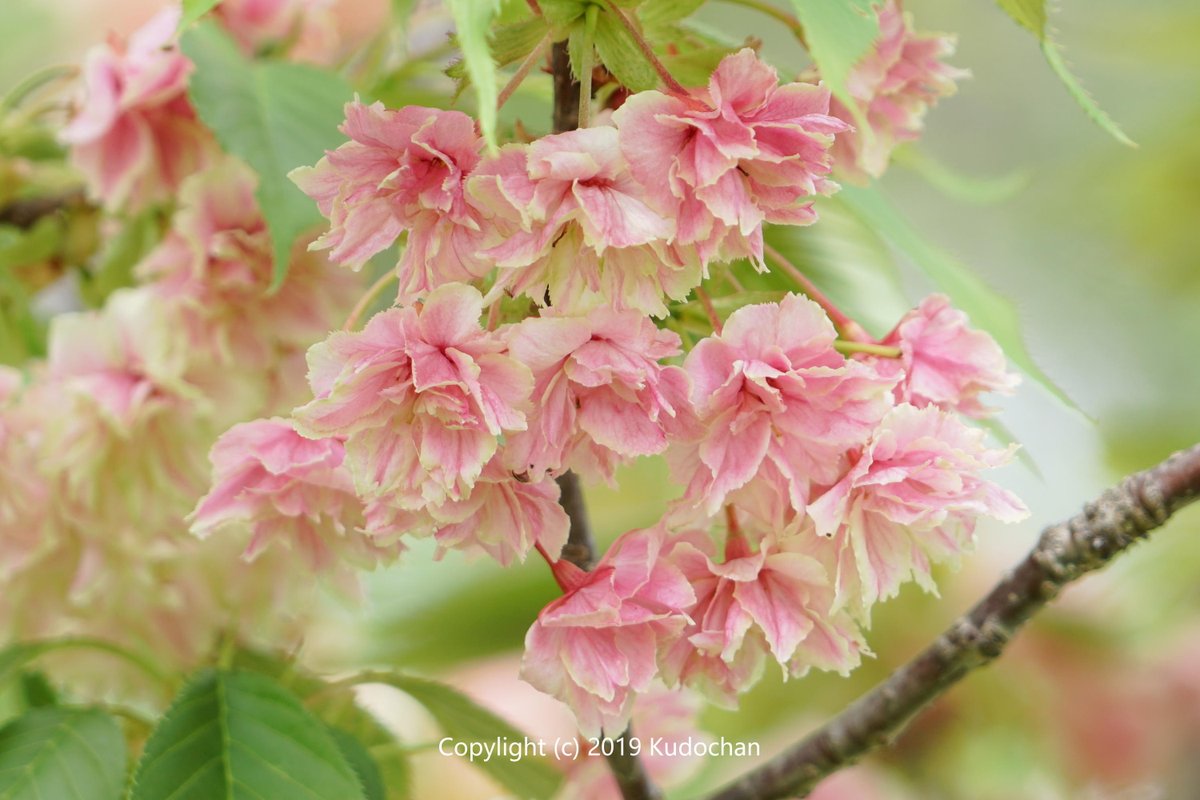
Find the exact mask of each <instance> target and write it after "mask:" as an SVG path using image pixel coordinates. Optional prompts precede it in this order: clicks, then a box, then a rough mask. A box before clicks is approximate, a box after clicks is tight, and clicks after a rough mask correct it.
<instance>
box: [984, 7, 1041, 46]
mask: <svg viewBox="0 0 1200 800" xmlns="http://www.w3.org/2000/svg"><path fill="white" fill-rule="evenodd" d="M996 4H997V5H999V6H1000V7H1001V8H1002V9H1004V11H1005V13H1007V14H1008V15H1009V16H1010V17H1012V18H1013V20H1015V21H1016V23H1017V24H1018V25H1020V26H1021V27H1022V28H1025V29H1026V30H1028V31H1030V32H1031V33H1032V34H1033V35H1034V36H1036V37H1037V38H1038V39H1044V38H1045V36H1046V0H996Z"/></svg>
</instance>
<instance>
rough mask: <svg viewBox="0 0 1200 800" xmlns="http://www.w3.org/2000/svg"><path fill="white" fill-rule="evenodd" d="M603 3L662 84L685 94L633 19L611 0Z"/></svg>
mask: <svg viewBox="0 0 1200 800" xmlns="http://www.w3.org/2000/svg"><path fill="white" fill-rule="evenodd" d="M604 4H605V6H607V7H608V13H610V14H612V15H613V16H614V17H615V18H616V20H617V21H618V22H620V23H621V27H623V28H624V29H625V30H626V31H627V32H628V33H629V37H630V38H631V39H633V41H634V43H636V44H637V46H638V49H639V50H641V51H642V56H643V57H644V58H645V59H646V60H647V61H649V62H650V66H652V67H654V71H655V72H657V73H658V77H659V78H660V79H661V80H662V82H663V85H664V86H666V87H667V89H669V90H670V91H671V93H672V94H677V95H687V94H688V90H687V87H685V86H684V85H683V84H682V83H680V82H679V81H677V80H675V76H674V75H672V74H671V71H670V70H668V69H667V66H666V65H665V64H663V63H662V62H661V61H659V59H658V56H657V55H656V54H655V53H654V48H653V47H651V46H650V43H649V42H647V41H646V37H644V36H642V32H641V31H639V30H638V29H637V26H636V25H634V24H633V20H631V19H629V17H627V16H625V12H623V11H622V10H621V9H620V8H618V7H617V5H616V3H614V2H613V1H612V0H604Z"/></svg>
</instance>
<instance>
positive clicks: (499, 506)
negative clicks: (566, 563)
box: [429, 455, 571, 567]
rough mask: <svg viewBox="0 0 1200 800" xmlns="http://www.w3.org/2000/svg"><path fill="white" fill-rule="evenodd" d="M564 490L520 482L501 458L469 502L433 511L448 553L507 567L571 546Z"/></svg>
mask: <svg viewBox="0 0 1200 800" xmlns="http://www.w3.org/2000/svg"><path fill="white" fill-rule="evenodd" d="M558 495H559V490H558V484H557V483H555V482H554V481H553V480H551V479H549V478H546V479H544V480H540V481H536V482H531V481H529V480H527V479H522V478H516V477H514V476H513V474H512V473H511V472H508V471H507V470H505V469H504V468H503V467H502V466H501V465H500V456H499V455H497V456H496V457H495V458H494V459H493V460H492V461H491V462H490V463H489V464H488V465H487V466H486V467H484V469H483V473H482V474H481V475H480V477H479V480H477V481H476V482H475V485H474V486H473V487H472V488H471V493H470V494H469V495H468V496H467V497H466V498H465V499H463V500H448V501H447V502H445V503H442V504H441V505H439V506H437V507H436V508H433V509H430V511H429V514H430V516H431V517H432V518H433V519H434V520H435V521H436V525H437V531H436V533H435V534H434V536H435V538H436V539H437V542H438V544H439V545H441V547H442V549H447V548H454V549H468V550H471V549H478V550H482V551H483V552H485V553H487V554H488V555H490V556H492V558H494V559H496V560H497V561H499V562H500V564H501V565H503V566H506V567H507V566H508V565H510V564H511V563H513V561H517V560H521V561H524V560H525V556H526V554H527V553H528V552H529V551H530V549H532V548H533V546H534V545H535V544H536V545H540V546H541V547H542V548H543V549H544V550H545V551H546V552H548V553H558V552H560V551H561V550H562V549H563V545H565V544H566V543H567V533H568V531H569V529H570V527H571V521H570V520H569V519H568V518H567V512H565V511H563V508H562V506H561V505H559V504H558Z"/></svg>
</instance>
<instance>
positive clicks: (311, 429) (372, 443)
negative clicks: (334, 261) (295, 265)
mask: <svg viewBox="0 0 1200 800" xmlns="http://www.w3.org/2000/svg"><path fill="white" fill-rule="evenodd" d="M482 306H483V298H482V296H481V295H480V294H479V292H478V291H477V290H476V289H474V288H472V287H470V286H465V285H462V284H447V285H445V286H442V287H440V288H438V289H436V290H434V291H433V292H432V293H430V295H429V297H428V298H427V300H426V301H425V303H424V305H423V306H422V307H421V308H420V309H419V310H418V309H417V308H414V307H406V308H393V309H389V310H388V311H384V312H382V313H380V314H377V315H375V316H374V317H372V318H371V320H370V321H369V322H368V323H367V325H366V327H365V328H364V329H363V330H362V331H361V332H358V333H345V332H339V333H335V334H333V335H332V336H330V337H329V338H328V339H326V340H325V341H324V342H321V343H320V344H317V345H314V346H313V348H312V349H311V350H310V351H309V354H308V363H309V383H310V385H311V386H312V390H313V394H314V399H313V401H312V402H310V403H308V404H307V405H305V406H303V407H301V408H298V409H296V411H295V416H296V419H297V423H298V429H299V430H300V431H301V432H302V433H304V434H305V435H306V436H314V437H328V436H343V437H346V439H347V441H346V457H347V462H348V464H349V466H350V470H351V473H352V474H353V475H354V479H355V484H356V486H357V488H358V491H359V492H360V494H362V495H363V496H364V497H365V498H367V499H381V498H384V497H391V498H392V499H393V500H394V501H395V502H397V503H398V504H399V505H400V506H401V507H402V508H412V509H415V508H419V507H421V506H423V505H425V504H426V503H439V502H441V501H442V500H444V499H447V498H449V499H452V500H458V499H463V498H465V497H466V496H467V492H468V490H469V489H470V488H471V486H473V485H474V483H475V481H476V480H477V479H478V478H479V476H480V473H481V472H482V470H483V466H484V464H486V463H487V462H488V460H489V459H491V457H492V456H493V455H494V454H495V452H496V449H497V445H498V440H497V437H499V436H500V435H501V433H503V432H512V431H518V430H523V429H524V428H525V413H524V410H523V409H524V407H525V406H526V405H527V403H528V399H529V392H530V389H531V386H532V382H533V379H532V376H531V374H530V372H529V369H528V368H527V367H526V366H524V365H523V364H521V363H519V362H518V361H516V360H515V359H513V358H512V357H511V356H509V355H507V354H506V352H505V351H506V346H505V343H504V341H503V340H502V339H501V337H500V336H498V335H497V334H495V333H493V332H491V331H485V330H483V329H482V328H480V325H479V315H480V312H481V310H482Z"/></svg>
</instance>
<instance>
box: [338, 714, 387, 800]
mask: <svg viewBox="0 0 1200 800" xmlns="http://www.w3.org/2000/svg"><path fill="white" fill-rule="evenodd" d="M328 730H329V735H330V736H332V737H333V743H334V744H336V745H337V748H338V750H339V751H341V754H342V758H344V759H345V760H346V763H347V764H349V765H350V768H351V769H353V770H354V774H355V775H356V776H357V777H358V783H359V785H360V786H362V790H363V797H364V798H365V800H387V787H385V786H384V783H383V776H382V775H380V774H379V765H378V764H376V763H375V759H373V758H371V754H370V753H368V752H367V748H365V747H363V745H362V742H360V741H359V740H358V739H357V738H355V737H354V735H353V734H351V733H348V732H346V731H344V730H342V729H341V728H335V727H333V726H332V725H330V726H328Z"/></svg>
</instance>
